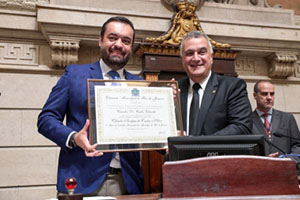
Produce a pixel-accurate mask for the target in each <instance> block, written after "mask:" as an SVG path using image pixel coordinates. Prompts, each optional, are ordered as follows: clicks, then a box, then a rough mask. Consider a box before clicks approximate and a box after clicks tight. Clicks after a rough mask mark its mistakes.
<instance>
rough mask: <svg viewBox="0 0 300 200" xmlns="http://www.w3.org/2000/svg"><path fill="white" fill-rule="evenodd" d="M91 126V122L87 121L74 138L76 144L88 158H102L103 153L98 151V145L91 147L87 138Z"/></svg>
mask: <svg viewBox="0 0 300 200" xmlns="http://www.w3.org/2000/svg"><path fill="white" fill-rule="evenodd" d="M89 126H90V121H89V120H86V122H85V125H84V126H83V128H82V129H81V130H80V131H79V132H78V133H76V134H75V136H74V140H75V143H76V145H77V146H79V147H81V148H82V149H83V150H84V151H85V155H86V156H87V157H94V156H102V155H103V152H101V151H97V150H96V147H97V144H94V145H91V144H90V142H89V140H88V138H87V129H88V128H89Z"/></svg>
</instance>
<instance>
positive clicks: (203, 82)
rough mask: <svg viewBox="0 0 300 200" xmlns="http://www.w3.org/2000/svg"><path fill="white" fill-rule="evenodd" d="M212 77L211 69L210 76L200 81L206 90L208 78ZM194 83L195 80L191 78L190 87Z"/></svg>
mask: <svg viewBox="0 0 300 200" xmlns="http://www.w3.org/2000/svg"><path fill="white" fill-rule="evenodd" d="M210 77H211V71H209V74H208V76H207V77H206V79H204V80H203V81H202V82H201V83H199V84H200V86H201V88H202V89H203V90H205V88H206V85H207V83H208V80H209V78H210ZM194 83H195V82H194V81H193V80H192V79H190V87H193V85H194Z"/></svg>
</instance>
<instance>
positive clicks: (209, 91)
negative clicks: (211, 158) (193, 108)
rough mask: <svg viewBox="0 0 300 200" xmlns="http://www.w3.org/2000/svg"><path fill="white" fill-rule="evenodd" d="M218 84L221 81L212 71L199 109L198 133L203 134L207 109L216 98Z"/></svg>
mask: <svg viewBox="0 0 300 200" xmlns="http://www.w3.org/2000/svg"><path fill="white" fill-rule="evenodd" d="M218 85H219V82H218V80H217V77H216V76H215V75H214V73H212V74H211V77H210V79H209V80H208V83H207V85H206V88H205V91H204V93H203V98H202V102H201V107H200V110H199V115H198V124H197V130H198V135H201V133H202V128H203V124H204V120H205V118H206V114H207V111H208V109H209V107H210V105H211V103H212V102H213V100H214V98H215V95H216V92H217V89H218Z"/></svg>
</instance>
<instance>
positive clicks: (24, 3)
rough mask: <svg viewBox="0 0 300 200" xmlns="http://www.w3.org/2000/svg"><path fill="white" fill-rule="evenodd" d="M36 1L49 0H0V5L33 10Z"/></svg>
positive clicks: (45, 1)
mask: <svg viewBox="0 0 300 200" xmlns="http://www.w3.org/2000/svg"><path fill="white" fill-rule="evenodd" d="M37 3H49V0H0V7H6V8H11V9H26V10H35V6H36V4H37Z"/></svg>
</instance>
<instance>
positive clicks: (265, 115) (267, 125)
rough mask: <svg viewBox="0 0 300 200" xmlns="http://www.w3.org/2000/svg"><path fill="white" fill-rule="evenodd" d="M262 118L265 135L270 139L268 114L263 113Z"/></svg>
mask: <svg viewBox="0 0 300 200" xmlns="http://www.w3.org/2000/svg"><path fill="white" fill-rule="evenodd" d="M264 117H265V124H264V125H265V128H266V133H267V135H268V136H269V138H270V137H271V133H272V132H271V129H270V123H269V121H268V113H264Z"/></svg>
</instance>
